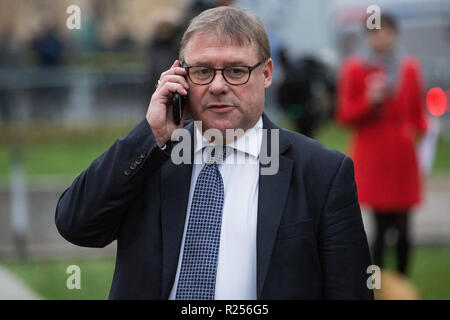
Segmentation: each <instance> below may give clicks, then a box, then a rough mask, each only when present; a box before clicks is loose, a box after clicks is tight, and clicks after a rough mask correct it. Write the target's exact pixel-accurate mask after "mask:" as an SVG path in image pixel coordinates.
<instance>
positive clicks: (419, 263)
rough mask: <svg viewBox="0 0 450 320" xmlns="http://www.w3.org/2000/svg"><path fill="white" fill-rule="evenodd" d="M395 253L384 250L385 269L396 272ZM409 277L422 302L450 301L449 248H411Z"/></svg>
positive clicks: (390, 249) (392, 249)
mask: <svg viewBox="0 0 450 320" xmlns="http://www.w3.org/2000/svg"><path fill="white" fill-rule="evenodd" d="M396 266H397V265H396V260H395V251H394V248H393V247H387V250H386V269H389V270H394V271H396V270H397V268H396ZM409 277H410V279H411V282H412V283H413V284H414V286H415V287H417V288H418V289H419V293H420V295H421V297H422V299H423V300H442V299H445V300H448V299H450V247H439V246H429V247H420V248H413V249H412V252H411V261H410V270H409Z"/></svg>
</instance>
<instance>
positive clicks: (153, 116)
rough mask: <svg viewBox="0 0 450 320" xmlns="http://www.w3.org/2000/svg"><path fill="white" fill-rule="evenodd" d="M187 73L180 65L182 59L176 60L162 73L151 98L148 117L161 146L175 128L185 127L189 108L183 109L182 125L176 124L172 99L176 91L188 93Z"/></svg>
mask: <svg viewBox="0 0 450 320" xmlns="http://www.w3.org/2000/svg"><path fill="white" fill-rule="evenodd" d="M186 75H187V71H186V70H185V69H184V68H181V67H180V61H178V60H175V62H174V64H173V65H172V67H170V69H169V70H167V71H166V72H163V73H162V74H161V77H160V80H159V82H158V87H157V88H156V90H155V92H154V93H153V95H152V99H151V100H150V104H149V106H148V110H147V115H146V119H147V121H148V123H149V125H150V127H151V129H152V132H153V135H154V137H155V140H156V143H157V144H158V146H159V147H162V146H163V145H164V144H165V143H166V142H167V141H169V140H170V137H171V135H172V132H173V131H174V130H175V129H177V128H181V127H183V122H184V120H185V119H186V116H187V110H186V108H184V110H183V114H182V117H181V122H180V125H179V126H177V125H175V122H174V121H173V110H172V107H171V104H172V102H171V101H172V96H173V94H174V93H176V92H178V93H179V94H181V95H184V96H185V95H187V93H188V90H189V85H188V83H187V81H186V78H185V77H186Z"/></svg>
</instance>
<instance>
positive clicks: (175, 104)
mask: <svg viewBox="0 0 450 320" xmlns="http://www.w3.org/2000/svg"><path fill="white" fill-rule="evenodd" d="M186 99H187V96H182V95H180V94H179V93H175V94H174V95H173V97H172V108H173V109H172V111H173V121H174V122H175V124H176V125H177V126H178V125H179V124H180V122H181V117H182V116H183V110H184V105H185V103H186Z"/></svg>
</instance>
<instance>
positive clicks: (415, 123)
mask: <svg viewBox="0 0 450 320" xmlns="http://www.w3.org/2000/svg"><path fill="white" fill-rule="evenodd" d="M380 20H381V29H378V30H377V29H374V30H367V31H366V35H367V40H368V44H369V46H368V48H367V50H366V52H363V53H362V54H360V55H359V56H358V57H352V58H349V59H347V60H346V61H345V63H344V64H343V67H342V70H341V73H340V79H339V83H338V107H337V112H336V120H337V121H338V123H340V124H343V125H347V126H351V127H352V128H353V129H354V136H353V140H352V143H351V151H350V152H351V156H352V158H353V161H354V164H355V178H356V182H357V188H358V196H359V202H360V204H361V205H368V206H369V207H371V208H372V210H373V211H374V213H375V218H376V219H375V220H376V226H377V232H376V240H375V245H374V248H373V256H374V263H375V264H376V265H378V266H380V267H382V266H383V251H384V237H385V234H386V231H387V230H388V229H389V228H390V227H393V228H395V229H396V230H397V231H398V240H397V265H398V270H399V271H400V272H401V273H403V274H406V272H407V265H408V257H409V252H410V236H409V232H408V230H409V227H408V216H409V213H410V210H411V208H412V207H413V206H414V205H417V204H418V203H419V202H420V201H421V194H422V192H421V181H420V178H421V176H420V173H419V168H418V160H417V158H416V151H415V147H416V143H417V141H418V139H419V137H420V136H421V135H422V134H423V133H424V132H425V131H426V118H425V111H424V108H423V96H422V95H423V92H422V78H421V71H420V65H419V63H418V62H417V61H415V60H414V59H413V58H411V57H406V56H404V55H402V53H401V52H400V49H399V48H398V47H397V46H396V44H397V35H398V28H397V23H396V21H395V19H394V18H393V17H392V16H390V15H387V14H384V15H382V16H381V19H380Z"/></svg>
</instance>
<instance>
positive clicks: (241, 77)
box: [184, 61, 262, 86]
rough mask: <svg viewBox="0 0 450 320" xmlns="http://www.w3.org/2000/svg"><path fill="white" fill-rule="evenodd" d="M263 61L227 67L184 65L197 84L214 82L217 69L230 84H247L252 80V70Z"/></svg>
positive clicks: (190, 77) (191, 78)
mask: <svg viewBox="0 0 450 320" xmlns="http://www.w3.org/2000/svg"><path fill="white" fill-rule="evenodd" d="M261 63H262V61H261V62H258V63H257V64H255V65H254V66H251V67H250V66H235V67H226V68H210V67H202V66H190V67H189V66H187V67H184V68H185V69H186V71H187V73H188V77H189V79H190V80H191V81H192V82H193V83H194V84H197V85H201V86H203V85H207V84H210V83H211V82H213V80H214V78H215V77H216V71H221V72H222V76H223V78H224V79H225V81H226V82H227V83H228V84H231V85H233V86H238V85H242V84H246V83H247V82H248V80H250V75H251V74H252V71H253V70H255V69H256V68H257V67H259V65H261Z"/></svg>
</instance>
